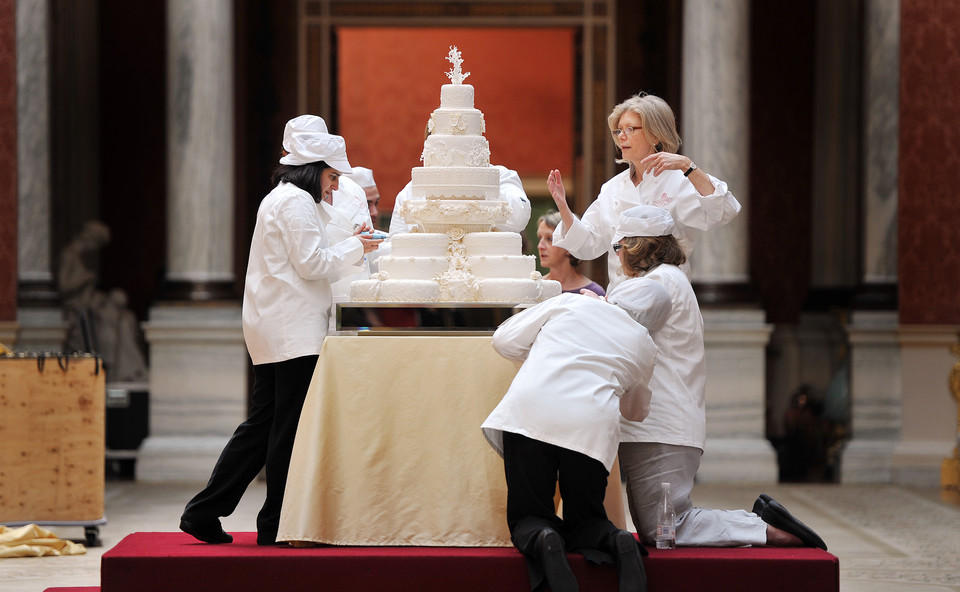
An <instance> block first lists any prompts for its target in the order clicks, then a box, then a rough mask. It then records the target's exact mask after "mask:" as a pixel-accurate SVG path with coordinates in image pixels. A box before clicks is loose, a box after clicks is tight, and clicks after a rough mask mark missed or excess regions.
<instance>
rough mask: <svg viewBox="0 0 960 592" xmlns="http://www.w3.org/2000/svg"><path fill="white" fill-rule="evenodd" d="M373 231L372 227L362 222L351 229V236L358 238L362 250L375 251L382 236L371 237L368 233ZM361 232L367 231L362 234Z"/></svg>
mask: <svg viewBox="0 0 960 592" xmlns="http://www.w3.org/2000/svg"><path fill="white" fill-rule="evenodd" d="M372 231H373V227H371V226H370V225H369V224H367V223H366V222H364V223H363V224H361V225H360V226H357V228H356V229H355V230H354V231H353V236H355V237H357V238H359V239H360V242H361V243H363V252H364V253H369V252H370V251H376V250H377V249H378V248H380V243H382V242H383V239H382V238H373V236H372V235H370V234H369V233H370V232H372ZM363 233H367V235H366V236H364V234H363Z"/></svg>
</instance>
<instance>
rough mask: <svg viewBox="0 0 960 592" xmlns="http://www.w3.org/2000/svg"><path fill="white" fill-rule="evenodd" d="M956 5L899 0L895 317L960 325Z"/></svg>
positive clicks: (959, 28)
mask: <svg viewBox="0 0 960 592" xmlns="http://www.w3.org/2000/svg"><path fill="white" fill-rule="evenodd" d="M958 47H960V3H958V2H955V1H954V0H902V4H901V38H900V51H901V62H900V147H899V150H900V200H899V226H900V228H899V257H900V259H899V271H898V274H899V283H900V322H901V323H904V324H916V323H920V324H940V323H945V324H953V323H960V197H958V194H960V189H958V178H960V176H958V175H960V76H958V75H957V73H958V72H960V50H958Z"/></svg>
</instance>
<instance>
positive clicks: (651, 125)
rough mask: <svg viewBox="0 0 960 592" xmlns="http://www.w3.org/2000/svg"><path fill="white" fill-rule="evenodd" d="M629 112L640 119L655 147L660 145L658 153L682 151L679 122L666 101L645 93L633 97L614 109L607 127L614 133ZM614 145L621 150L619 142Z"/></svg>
mask: <svg viewBox="0 0 960 592" xmlns="http://www.w3.org/2000/svg"><path fill="white" fill-rule="evenodd" d="M627 111H632V112H633V113H636V114H637V116H638V117H640V125H642V126H643V134H644V135H645V136H646V137H647V139H649V140H650V141H651V142H652V143H653V144H654V145H657V144H659V148H660V149H659V150H658V152H661V151H662V152H674V153H675V152H676V151H677V150H679V149H680V142H681V140H680V134H679V133H677V120H676V117H674V115H673V109H671V108H670V105H668V104H667V102H666V101H664V100H663V99H661V98H660V97H658V96H656V95H648V94H647V93H645V92H641V93H640V94H636V95H633V96H632V97H630V98H629V99H627V100H626V101H624V102H622V103H620V104H619V105H617V106H616V107H614V108H613V111H611V112H610V115H608V116H607V125H608V126H609V127H610V131H611V132H612V131H614V130H616V129H617V127H618V126H619V125H620V118H621V117H623V114H624V113H626V112H627ZM613 143H614V144H616V145H617V149H618V150H619V149H620V145H619V144H618V143H617V140H616V139H614V140H613ZM617 162H619V163H625V162H627V161H625V160H623V159H620V158H618V159H617Z"/></svg>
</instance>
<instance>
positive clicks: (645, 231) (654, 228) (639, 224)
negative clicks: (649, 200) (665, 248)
mask: <svg viewBox="0 0 960 592" xmlns="http://www.w3.org/2000/svg"><path fill="white" fill-rule="evenodd" d="M674 227H675V225H674V223H673V216H671V215H670V212H668V211H667V210H665V209H663V208H658V207H656V206H634V207H632V208H630V209H629V210H627V211H625V212H623V213H622V214H620V222H619V224H617V233H616V234H615V235H614V237H613V242H614V243H618V242H620V239H622V238H624V237H626V236H664V235H667V234H673V229H674Z"/></svg>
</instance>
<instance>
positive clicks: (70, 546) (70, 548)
mask: <svg viewBox="0 0 960 592" xmlns="http://www.w3.org/2000/svg"><path fill="white" fill-rule="evenodd" d="M86 552H87V548H86V547H84V546H83V545H81V544H80V543H74V542H73V541H67V540H64V539H60V538H57V536H56V535H54V534H53V533H52V532H50V531H49V530H46V529H44V528H40V527H39V526H37V525H36V524H27V525H25V526H20V527H17V528H7V527H6V526H0V558H4V557H43V556H44V555H82V554H83V553H86Z"/></svg>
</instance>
